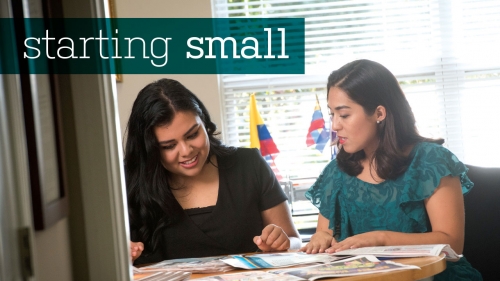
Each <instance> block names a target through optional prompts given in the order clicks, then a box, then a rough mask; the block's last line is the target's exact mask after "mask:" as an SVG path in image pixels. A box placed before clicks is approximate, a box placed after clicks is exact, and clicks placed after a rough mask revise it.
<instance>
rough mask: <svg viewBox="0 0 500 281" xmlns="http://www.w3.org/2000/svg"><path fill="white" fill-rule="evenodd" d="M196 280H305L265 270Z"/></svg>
mask: <svg viewBox="0 0 500 281" xmlns="http://www.w3.org/2000/svg"><path fill="white" fill-rule="evenodd" d="M196 280H197V281H257V280H258V281H261V280H270V281H286V280H304V279H302V278H300V277H295V276H290V275H287V276H285V275H282V276H280V275H277V274H273V273H268V272H265V271H245V272H238V273H229V274H224V275H216V276H210V277H204V278H200V279H196Z"/></svg>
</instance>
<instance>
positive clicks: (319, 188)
mask: <svg viewBox="0 0 500 281" xmlns="http://www.w3.org/2000/svg"><path fill="white" fill-rule="evenodd" d="M342 183H343V180H342V173H341V172H340V170H339V168H338V166H337V161H336V160H332V161H331V162H330V163H328V165H327V166H326V167H325V169H324V170H323V172H321V174H320V176H319V177H318V179H317V180H316V182H315V183H314V184H313V185H312V186H311V188H309V190H308V191H307V192H306V194H305V196H306V198H307V199H309V200H310V201H311V203H312V204H313V205H314V206H316V207H317V208H318V210H319V212H320V214H321V215H322V216H323V217H325V218H327V219H329V220H330V225H329V228H330V229H335V228H334V226H339V225H340V219H341V218H340V210H339V209H340V205H339V202H338V194H339V191H340V187H341V186H342ZM335 233H337V232H335Z"/></svg>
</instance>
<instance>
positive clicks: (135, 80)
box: [115, 0, 222, 135]
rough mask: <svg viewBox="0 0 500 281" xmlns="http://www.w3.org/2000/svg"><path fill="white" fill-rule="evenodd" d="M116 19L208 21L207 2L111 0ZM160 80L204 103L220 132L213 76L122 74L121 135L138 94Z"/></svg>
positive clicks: (210, 13) (218, 105)
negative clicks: (173, 82) (175, 82)
mask: <svg viewBox="0 0 500 281" xmlns="http://www.w3.org/2000/svg"><path fill="white" fill-rule="evenodd" d="M115 5H116V15H117V17H119V18H210V17H212V8H211V2H210V0H168V1H165V0H148V1H146V2H145V1H137V0H115ZM160 78H171V79H175V80H178V81H179V82H181V83H182V84H183V85H184V86H186V88H188V89H189V90H191V91H192V92H193V93H194V94H195V95H197V96H198V97H199V98H200V100H201V101H202V102H203V103H204V104H205V106H206V107H207V109H208V111H209V112H210V115H211V117H212V120H213V121H214V123H215V124H217V127H218V128H219V131H222V114H221V107H220V98H219V88H218V87H219V86H218V80H217V75H131V74H124V75H123V82H121V83H117V91H118V107H119V108H118V110H119V114H120V123H121V129H122V135H123V134H124V132H125V128H126V125H127V121H128V117H129V115H130V110H131V109H132V104H133V102H134V100H135V98H136V96H137V94H138V93H139V91H140V90H141V89H142V88H143V87H144V86H146V85H147V84H149V83H151V82H153V81H155V80H158V79H160Z"/></svg>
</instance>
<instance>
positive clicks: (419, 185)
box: [306, 142, 482, 280]
mask: <svg viewBox="0 0 500 281" xmlns="http://www.w3.org/2000/svg"><path fill="white" fill-rule="evenodd" d="M411 155H412V157H413V159H412V161H411V163H410V165H409V167H408V169H407V170H406V172H405V173H404V174H402V175H400V176H399V177H398V178H397V179H395V180H386V181H383V182H381V183H379V184H371V183H368V182H365V181H362V180H360V179H358V178H357V177H352V176H349V175H348V174H346V173H344V172H343V171H341V170H340V168H339V167H338V165H337V161H336V160H333V161H331V162H330V163H329V164H328V165H327V166H326V167H325V169H324V170H323V172H322V173H321V175H320V176H319V177H318V179H317V181H316V182H315V183H314V185H313V186H312V187H311V188H310V189H309V190H308V191H307V193H306V197H307V198H308V199H309V200H311V202H312V203H313V204H314V205H315V206H316V207H317V208H318V209H319V211H320V213H321V215H323V216H324V217H325V218H327V219H328V220H329V221H330V225H329V228H330V229H332V230H334V236H335V239H336V240H337V241H342V240H344V239H345V238H347V237H349V236H353V235H356V234H360V233H364V232H368V231H374V230H390V231H397V232H405V233H423V232H430V231H432V229H431V225H430V222H429V217H428V215H427V212H426V209H425V205H424V199H426V198H429V197H430V196H431V195H432V194H433V193H434V191H435V190H436V188H437V187H438V185H439V182H440V181H441V178H442V177H445V176H448V175H452V176H458V177H460V182H461V184H462V193H463V194H465V193H467V192H468V191H469V190H470V189H471V188H472V186H473V183H472V182H471V181H470V180H469V178H468V177H467V175H466V172H467V168H466V167H465V165H464V164H463V163H462V162H460V161H459V160H458V158H457V157H456V156H455V155H454V154H453V153H451V152H450V151H449V150H448V149H446V148H444V147H443V146H441V145H438V144H434V143H429V142H421V143H418V144H417V145H415V146H414V147H413V150H412V152H411ZM447 266H448V269H447V270H446V271H445V272H443V273H442V274H439V275H437V276H436V277H435V279H434V280H448V279H449V278H452V279H450V280H482V279H481V276H480V274H479V272H477V271H476V270H475V269H474V268H472V267H471V266H470V264H469V263H468V262H467V261H466V260H465V259H461V260H460V261H459V262H454V263H451V262H448V264H447ZM453 268H454V269H453ZM450 274H451V275H450ZM440 276H442V277H444V279H442V278H439V277H440ZM461 277H463V278H464V279H460V278H461Z"/></svg>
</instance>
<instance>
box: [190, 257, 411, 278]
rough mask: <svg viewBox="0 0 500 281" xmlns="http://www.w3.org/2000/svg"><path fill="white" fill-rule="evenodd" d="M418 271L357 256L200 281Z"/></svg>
mask: <svg viewBox="0 0 500 281" xmlns="http://www.w3.org/2000/svg"><path fill="white" fill-rule="evenodd" d="M408 269H420V268H419V267H418V266H414V265H404V264H399V263H395V262H391V261H380V260H378V259H377V258H376V257H374V256H357V257H352V258H348V259H344V260H341V261H336V262H331V263H327V264H320V265H314V266H308V267H299V268H292V269H278V270H270V271H267V272H263V271H248V272H241V273H233V274H225V275H217V276H210V277H205V278H201V279H197V280H200V281H225V280H228V281H229V280H231V281H254V280H311V281H312V280H316V279H320V278H332V277H345V276H356V275H365V274H372V273H380V272H389V271H395V270H408Z"/></svg>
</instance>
